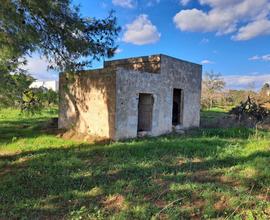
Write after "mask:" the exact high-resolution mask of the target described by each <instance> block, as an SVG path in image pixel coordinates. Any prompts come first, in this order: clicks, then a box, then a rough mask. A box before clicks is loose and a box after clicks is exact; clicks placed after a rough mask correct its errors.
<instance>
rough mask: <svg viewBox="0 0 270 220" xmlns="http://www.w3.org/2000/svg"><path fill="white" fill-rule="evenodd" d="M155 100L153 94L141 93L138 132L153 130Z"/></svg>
mask: <svg viewBox="0 0 270 220" xmlns="http://www.w3.org/2000/svg"><path fill="white" fill-rule="evenodd" d="M153 104H154V98H153V96H152V95H151V94H144V93H140V95H139V105H138V132H140V131H151V130H152V114H153Z"/></svg>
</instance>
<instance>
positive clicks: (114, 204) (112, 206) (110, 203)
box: [102, 194, 125, 211]
mask: <svg viewBox="0 0 270 220" xmlns="http://www.w3.org/2000/svg"><path fill="white" fill-rule="evenodd" d="M124 202H125V198H124V196H122V195H120V194H116V195H113V196H109V197H107V198H106V199H105V200H104V201H103V202H102V204H103V206H104V207H105V208H106V209H108V210H113V211H120V210H122V209H124V208H125V204H124Z"/></svg>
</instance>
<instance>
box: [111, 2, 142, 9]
mask: <svg viewBox="0 0 270 220" xmlns="http://www.w3.org/2000/svg"><path fill="white" fill-rule="evenodd" d="M112 3H113V4H114V5H116V6H120V7H123V8H135V7H136V5H137V1H135V0H112Z"/></svg>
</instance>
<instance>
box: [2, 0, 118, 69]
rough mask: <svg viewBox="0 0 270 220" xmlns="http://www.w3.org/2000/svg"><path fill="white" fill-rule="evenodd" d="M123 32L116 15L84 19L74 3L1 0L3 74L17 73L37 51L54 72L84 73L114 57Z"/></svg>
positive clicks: (52, 0) (51, 0)
mask: <svg viewBox="0 0 270 220" xmlns="http://www.w3.org/2000/svg"><path fill="white" fill-rule="evenodd" d="M119 31H120V28H119V27H118V26H117V23H116V18H115V16H114V14H113V13H110V14H109V16H108V17H107V18H104V19H95V18H84V17H82V16H81V14H80V11H79V8H78V7H76V6H73V5H72V4H71V0H43V1H40V0H1V7H0V73H9V72H11V71H14V69H16V68H18V65H19V64H20V63H22V62H25V60H24V59H23V58H25V56H26V55H29V54H31V53H32V52H34V51H38V52H40V54H42V55H44V56H45V57H46V58H47V59H48V60H49V62H50V67H51V68H54V69H57V70H59V71H73V70H78V69H82V68H83V67H85V66H87V65H89V64H91V61H92V60H93V59H97V60H99V59H100V58H101V57H111V56H113V55H114V52H115V50H116V49H117V46H116V45H115V39H116V37H117V36H118V33H119ZM86 59H88V60H86Z"/></svg>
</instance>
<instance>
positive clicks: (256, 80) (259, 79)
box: [223, 73, 270, 89]
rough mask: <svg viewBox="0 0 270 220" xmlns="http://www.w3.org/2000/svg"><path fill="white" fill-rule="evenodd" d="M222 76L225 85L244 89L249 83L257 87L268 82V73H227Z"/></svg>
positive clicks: (269, 79)
mask: <svg viewBox="0 0 270 220" xmlns="http://www.w3.org/2000/svg"><path fill="white" fill-rule="evenodd" d="M223 78H224V80H225V82H226V87H227V88H230V89H246V88H248V86H249V85H250V84H254V85H255V87H256V89H259V88H261V87H262V86H263V85H264V84H265V83H270V74H258V73H253V74H247V75H229V76H224V77H223Z"/></svg>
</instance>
